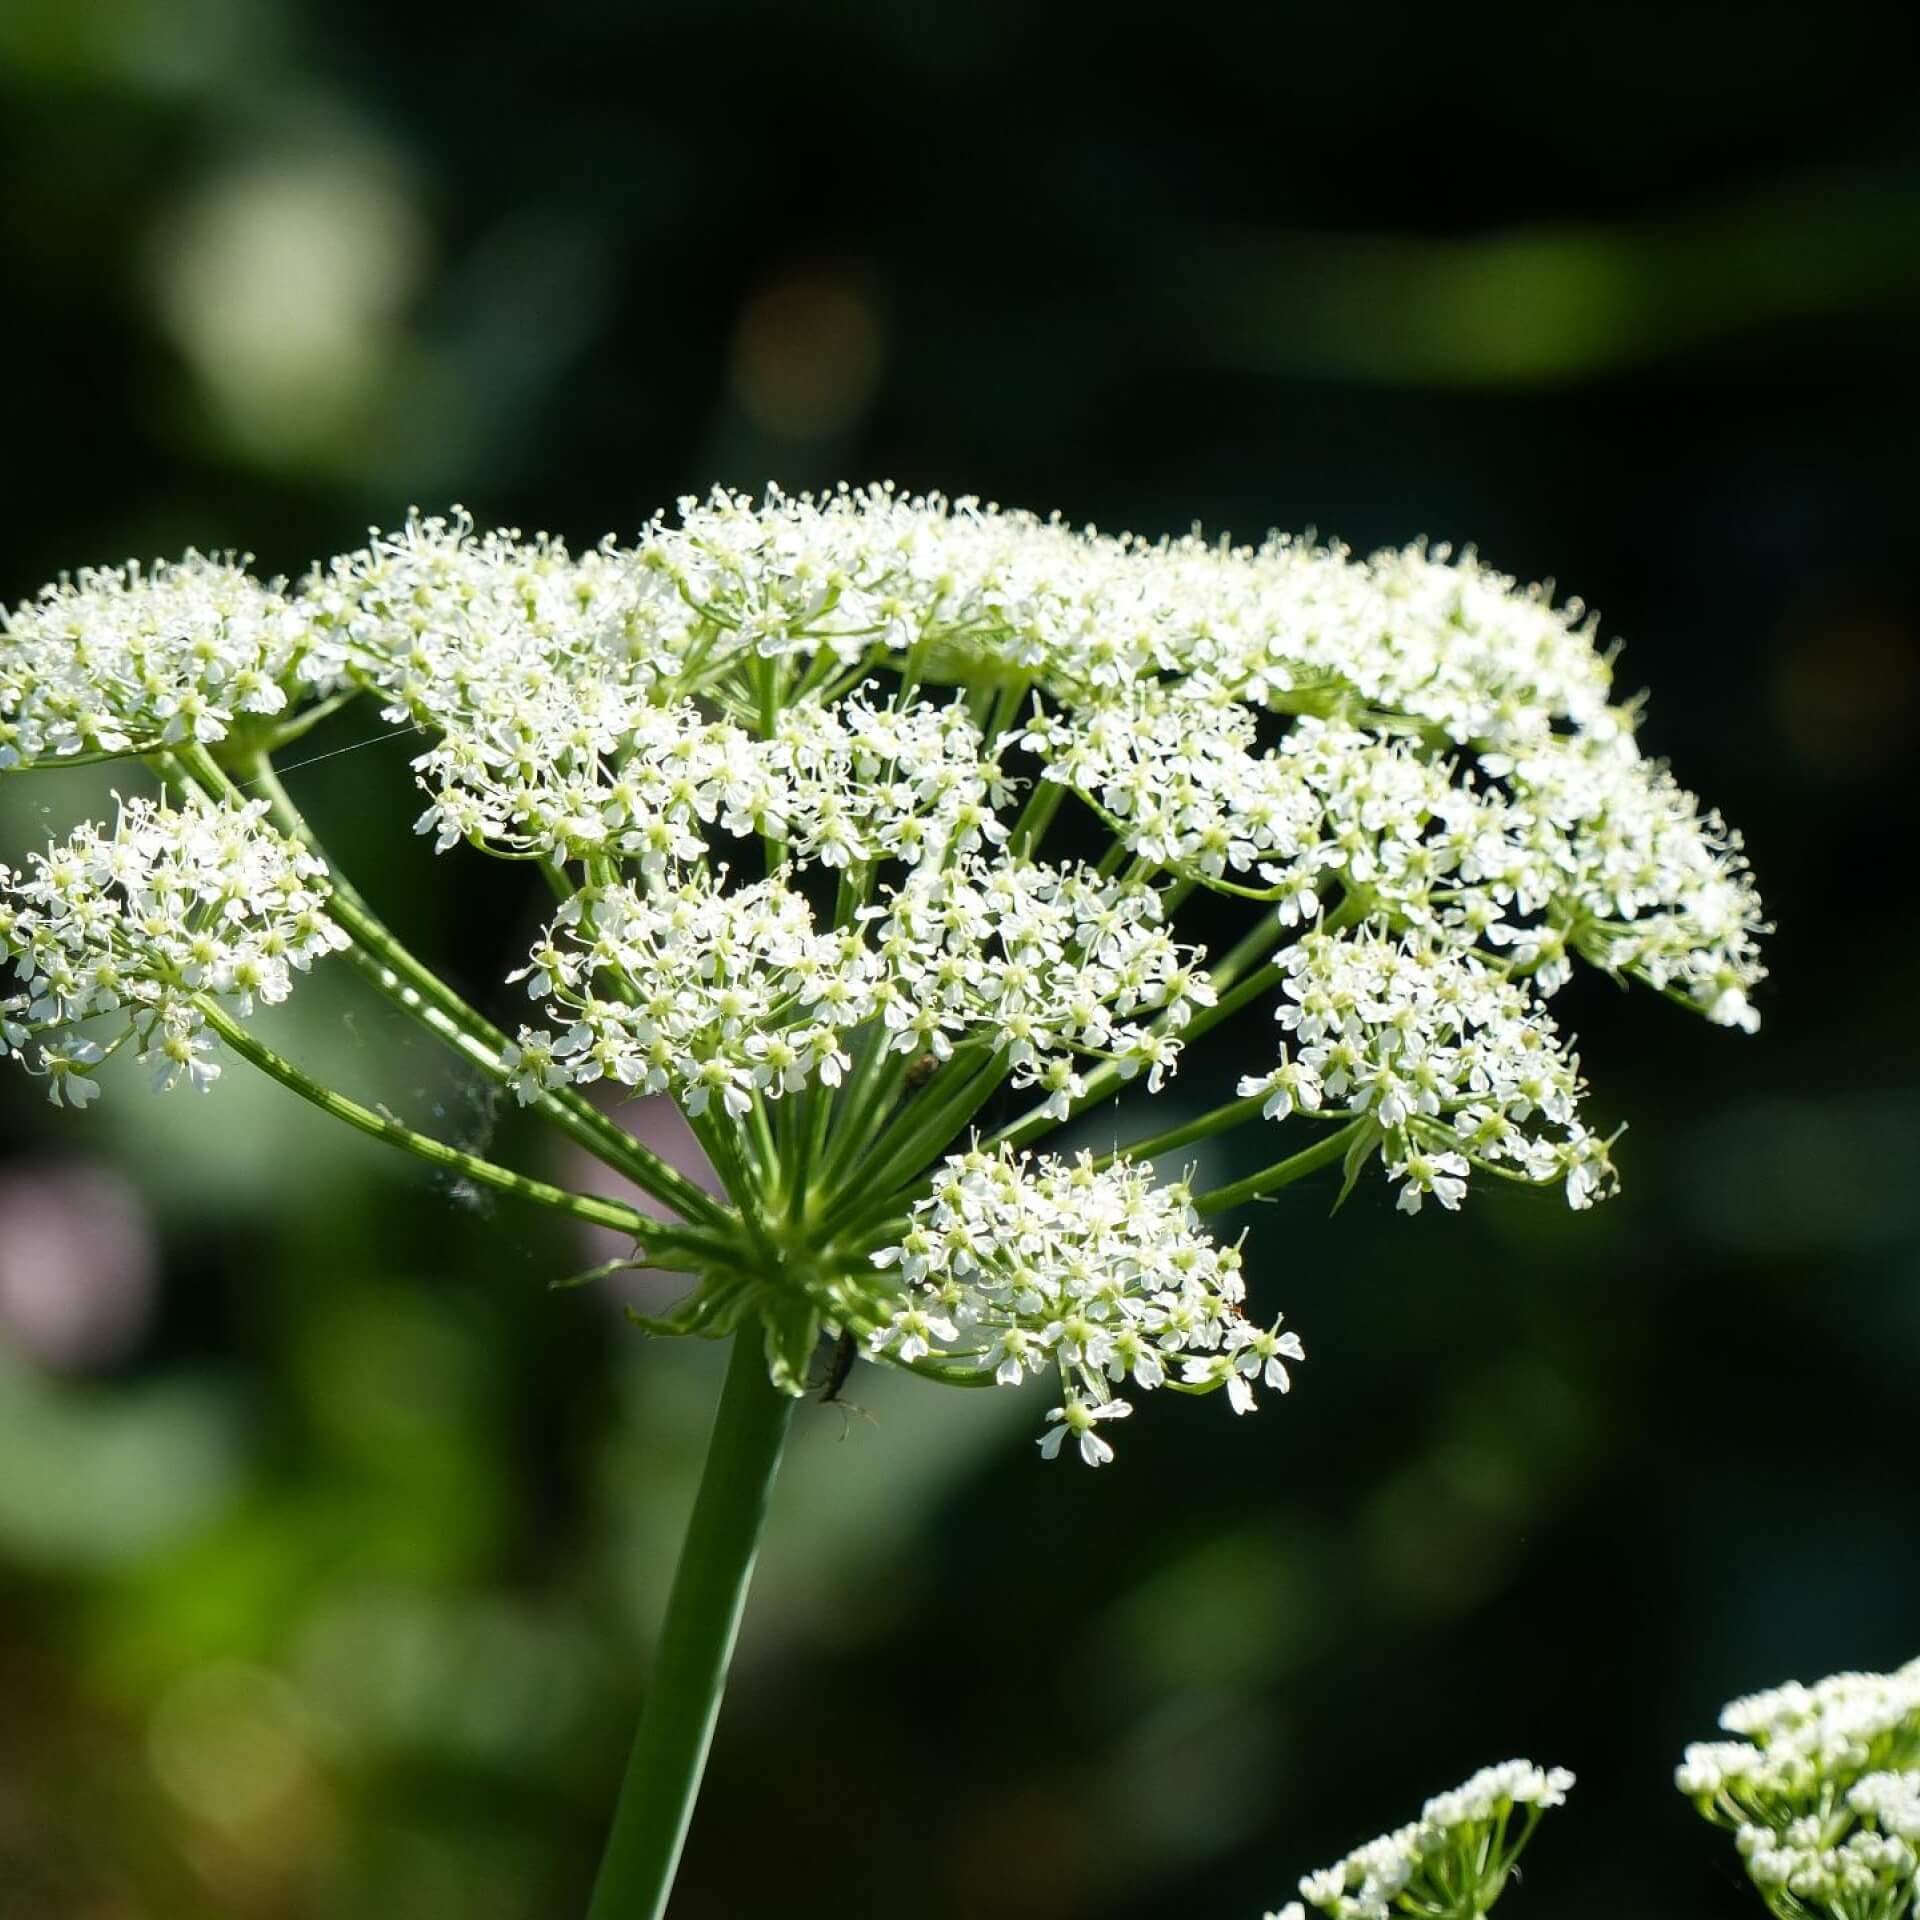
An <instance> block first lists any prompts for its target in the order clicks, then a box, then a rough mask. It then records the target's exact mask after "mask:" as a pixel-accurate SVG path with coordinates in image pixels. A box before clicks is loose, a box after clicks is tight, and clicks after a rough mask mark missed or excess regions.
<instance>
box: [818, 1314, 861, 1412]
mask: <svg viewBox="0 0 1920 1920" xmlns="http://www.w3.org/2000/svg"><path fill="white" fill-rule="evenodd" d="M859 1358H860V1342H859V1340H858V1339H857V1338H856V1337H855V1335H854V1332H853V1329H852V1328H851V1327H842V1328H841V1329H840V1337H839V1338H838V1339H837V1340H835V1341H834V1343H833V1358H832V1359H831V1360H829V1361H828V1362H827V1378H826V1383H825V1385H824V1386H822V1388H821V1389H820V1404H821V1405H822V1406H826V1405H827V1404H828V1403H829V1402H831V1401H835V1400H838V1399H839V1398H840V1391H841V1389H842V1388H843V1387H844V1386H845V1385H846V1384H847V1382H848V1381H849V1380H850V1379H851V1378H852V1377H853V1364H854V1362H855V1361H856V1360H858V1359H859Z"/></svg>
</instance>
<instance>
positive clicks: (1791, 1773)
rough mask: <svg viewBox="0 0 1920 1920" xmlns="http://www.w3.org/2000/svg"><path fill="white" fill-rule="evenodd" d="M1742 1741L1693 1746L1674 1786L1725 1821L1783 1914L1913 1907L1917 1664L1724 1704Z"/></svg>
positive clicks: (1882, 1917) (1919, 1762)
mask: <svg viewBox="0 0 1920 1920" xmlns="http://www.w3.org/2000/svg"><path fill="white" fill-rule="evenodd" d="M1720 1724H1721V1726H1722V1727H1723V1728H1725V1729H1726V1730H1727V1732H1729V1733H1731V1734H1735V1735H1738V1736H1741V1737H1739V1738H1736V1739H1732V1740H1713V1741H1703V1742H1700V1743H1697V1744H1695V1745H1693V1746H1690V1747H1688V1749H1687V1751H1686V1756H1685V1758H1684V1760H1683V1761H1682V1763H1681V1765H1680V1766H1679V1768H1678V1769H1677V1770H1676V1771H1675V1774H1674V1783H1675V1785H1676V1786H1678V1787H1679V1789H1680V1791H1681V1792H1682V1793H1684V1794H1685V1795H1686V1796H1687V1797H1688V1798H1689V1799H1690V1800H1692V1802H1693V1803H1694V1805H1695V1807H1696V1808H1697V1809H1698V1810H1699V1811H1700V1813H1701V1814H1702V1815H1703V1816H1704V1817H1705V1818H1706V1819H1708V1820H1711V1821H1712V1822H1713V1823H1714V1824H1715V1825H1716V1826H1722V1827H1726V1828H1728V1829H1730V1830H1731V1831H1732V1833H1733V1835H1734V1844H1735V1846H1736V1847H1737V1848H1738V1850H1739V1854H1740V1857H1741V1859H1742V1861H1743V1862H1744V1863H1745V1865H1746V1869H1747V1873H1748V1875H1749V1877H1750V1878H1751V1879H1752V1881H1753V1883H1754V1886H1755V1887H1756V1889H1757V1890H1758V1891H1759V1893H1760V1895H1761V1898H1762V1899H1763V1900H1765V1901H1766V1903H1767V1905H1768V1906H1769V1907H1770V1908H1771V1910H1772V1911H1773V1912H1774V1913H1775V1914H1778V1915H1780V1916H1782V1917H1783V1920H1894V1917H1896V1916H1904V1915H1907V1914H1909V1913H1911V1912H1912V1911H1914V1909H1915V1906H1916V1903H1920V1660H1914V1661H1910V1662H1909V1663H1908V1664H1907V1665H1906V1666H1904V1667H1902V1668H1900V1669H1899V1670H1898V1671H1897V1672H1894V1673H1838V1674H1833V1675H1831V1676H1830V1677H1829V1678H1827V1679H1825V1680H1822V1681H1820V1682H1818V1683H1817V1684H1816V1685H1814V1686H1811V1687H1807V1686H1802V1685H1800V1684H1799V1683H1798V1682H1797V1681H1796V1682H1789V1683H1788V1684H1787V1685H1785V1686H1782V1687H1775V1688H1772V1689H1770V1690H1768V1691H1767V1692H1765V1693H1757V1694H1752V1695H1749V1696H1747V1697H1745V1698H1743V1699H1739V1700H1735V1701H1732V1702H1730V1703H1729V1704H1728V1706H1727V1707H1726V1708H1725V1710H1724V1711H1723V1712H1722V1713H1721V1716H1720Z"/></svg>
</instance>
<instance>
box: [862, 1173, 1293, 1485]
mask: <svg viewBox="0 0 1920 1920" xmlns="http://www.w3.org/2000/svg"><path fill="white" fill-rule="evenodd" d="M873 1262H874V1265H875V1266H876V1267H880V1268H891V1269H893V1270H895V1271H896V1272H897V1273H898V1276H899V1278H900V1280H901V1281H902V1282H904V1284H905V1286H906V1288H907V1298H906V1301H905V1303H904V1304H902V1305H900V1306H898V1307H897V1308H895V1309H894V1311H893V1312H892V1313H891V1315H890V1316H889V1317H887V1318H886V1319H885V1320H884V1321H883V1322H882V1323H881V1324H879V1325H877V1326H874V1327H871V1328H870V1329H867V1342H868V1346H869V1348H870V1350H871V1351H872V1352H874V1353H876V1354H887V1355H892V1356H894V1357H896V1358H897V1359H899V1360H900V1361H901V1362H903V1363H905V1364H908V1365H912V1364H914V1363H915V1362H918V1361H922V1360H926V1359H929V1358H931V1359H932V1360H934V1361H936V1362H946V1363H951V1362H959V1363H962V1364H965V1365H967V1366H970V1367H974V1368H978V1369H979V1370H981V1371H983V1372H985V1371H991V1372H992V1374H993V1377H994V1378H995V1380H996V1381H998V1382H999V1383H1000V1384H1001V1385H1002V1386H1018V1385H1019V1384H1020V1382H1021V1381H1022V1380H1024V1379H1026V1378H1027V1377H1028V1376H1029V1375H1031V1374H1036V1373H1042V1372H1050V1371H1051V1372H1057V1373H1058V1374H1059V1376H1060V1378H1061V1380H1062V1382H1063V1384H1064V1389H1065V1390H1064V1392H1063V1394H1062V1399H1061V1404H1060V1405H1059V1406H1057V1407H1055V1408H1054V1409H1053V1410H1052V1412H1051V1413H1050V1414H1049V1415H1048V1416H1047V1418H1048V1421H1049V1426H1048V1429H1047V1432H1046V1433H1045V1434H1044V1435H1043V1436H1042V1438H1041V1440H1040V1442H1039V1446H1040V1451H1041V1453H1042V1454H1044V1455H1045V1456H1046V1457H1047V1458H1048V1459H1052V1458H1053V1457H1054V1456H1055V1455H1056V1454H1057V1453H1058V1452H1059V1451H1060V1448H1061V1446H1062V1444H1063V1443H1064V1442H1065V1441H1066V1440H1067V1439H1068V1438H1069V1437H1071V1438H1072V1440H1073V1442H1074V1444H1075V1446H1076V1447H1077V1448H1078V1450H1079V1453H1080V1457H1081V1458H1082V1459H1083V1460H1084V1461H1086V1463H1087V1464H1088V1465H1089V1466H1096V1467H1097V1466H1101V1465H1104V1464H1105V1463H1106V1462H1107V1461H1109V1460H1111V1459H1112V1458H1113V1449H1112V1447H1111V1446H1110V1445H1109V1444H1108V1442H1107V1441H1106V1440H1105V1439H1104V1438H1103V1437H1102V1436H1101V1434H1100V1432H1099V1431H1098V1429H1099V1428H1100V1427H1101V1426H1102V1425H1104V1424H1105V1423H1107V1422H1109V1421H1113V1420H1120V1419H1124V1418H1125V1417H1126V1416H1127V1415H1128V1414H1129V1413H1131V1412H1132V1411H1133V1408H1132V1404H1131V1402H1129V1401H1128V1400H1126V1399H1125V1398H1123V1397H1122V1393H1123V1390H1124V1389H1126V1388H1128V1387H1132V1388H1137V1389H1139V1390H1141V1391H1151V1390H1152V1389H1153V1388H1155V1387H1161V1386H1169V1385H1177V1386H1179V1387H1181V1388H1182V1389H1184V1390H1185V1391H1188V1392H1209V1391H1212V1390H1213V1389H1215V1388H1218V1387H1225V1388H1226V1390H1227V1396H1228V1399H1229V1401H1230V1403H1231V1404H1232V1406H1233V1409H1234V1411H1235V1412H1236V1413H1247V1412H1250V1411H1251V1410H1252V1408H1253V1405H1254V1391H1253V1390H1254V1387H1255V1385H1256V1383H1257V1384H1261V1385H1265V1386H1267V1387H1271V1388H1273V1389H1275V1390H1277V1391H1278V1392H1281V1393H1285V1392H1286V1391H1287V1389H1288V1386H1289V1384H1290V1382H1289V1378H1288V1373H1287V1362H1288V1361H1289V1360H1303V1359H1305V1357H1306V1354H1305V1350H1304V1349H1303V1348H1302V1347H1301V1344H1300V1340H1299V1337H1298V1336H1297V1335H1296V1334H1292V1333H1285V1332H1282V1331H1281V1323H1280V1321H1279V1320H1278V1319H1276V1320H1275V1321H1274V1323H1273V1324H1272V1326H1270V1327H1261V1326H1259V1325H1257V1324H1255V1323H1254V1322H1253V1321H1251V1320H1249V1319H1248V1318H1247V1315H1246V1312H1245V1310H1244V1307H1243V1305H1242V1303H1243V1301H1244V1300H1245V1298H1246V1286H1245V1283H1244V1282H1243V1280H1242V1279H1241V1276H1240V1252H1239V1249H1238V1248H1237V1247H1223V1246H1220V1245H1218V1244H1217V1243H1216V1242H1214V1241H1213V1240H1212V1239H1211V1238H1209V1236H1208V1235H1207V1234H1206V1233H1204V1232H1203V1231H1202V1230H1201V1227H1200V1223H1199V1219H1198V1217H1197V1216H1196V1215H1195V1213H1194V1211H1193V1209H1192V1208H1191V1207H1190V1206H1189V1205H1188V1204H1187V1192H1186V1189H1185V1188H1184V1187H1180V1186H1164V1187H1162V1186H1156V1185H1155V1184H1154V1180H1153V1173H1152V1169H1151V1168H1149V1167H1140V1166H1133V1165H1129V1164H1128V1163H1126V1162H1124V1161H1123V1162H1120V1163H1118V1164H1116V1165H1114V1166H1110V1167H1105V1168H1101V1167H1097V1166H1096V1165H1095V1164H1094V1162H1093V1160H1092V1158H1091V1156H1089V1155H1086V1154H1082V1155H1081V1156H1080V1157H1079V1158H1078V1159H1076V1160H1073V1161H1066V1160H1062V1159H1059V1158H1057V1157H1056V1156H1054V1155H1052V1154H1026V1153H1015V1152H1012V1151H1010V1150H1008V1149H1005V1148H1002V1149H1001V1150H1000V1151H999V1152H998V1153H988V1152H986V1151H984V1150H982V1149H980V1148H978V1147H976V1148H974V1149H973V1150H971V1151H970V1152H967V1153H962V1154H956V1155H954V1156H952V1157H951V1158H949V1159H948V1160H947V1161H946V1162H945V1163H944V1164H943V1165H942V1166H941V1167H940V1169H939V1170H938V1171H937V1172H936V1174H935V1177H934V1183H933V1191H932V1193H931V1194H930V1195H929V1196H928V1197H927V1198H926V1199H925V1200H923V1201H921V1202H920V1203H919V1204H918V1205H917V1206H916V1207H915V1208H914V1210H913V1216H912V1225H911V1226H910V1227H909V1228H908V1229H907V1231H906V1233H905V1235H904V1236H903V1237H902V1238H901V1240H900V1241H899V1242H898V1243H896V1244H895V1245H893V1246H889V1247H885V1248H882V1249H881V1250H880V1251H879V1252H878V1253H876V1254H874V1256H873Z"/></svg>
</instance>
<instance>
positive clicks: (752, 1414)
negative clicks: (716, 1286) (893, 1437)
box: [588, 1321, 794, 1920]
mask: <svg viewBox="0 0 1920 1920" xmlns="http://www.w3.org/2000/svg"><path fill="white" fill-rule="evenodd" d="M757 1326H758V1323H757V1322H754V1321H749V1322H748V1323H747V1326H746V1327H745V1328H744V1329H743V1330H742V1331H741V1332H740V1333H738V1334H736V1335H735V1336H734V1341H733V1353H732V1356H731V1358H730V1359H729V1360H728V1363H727V1379H726V1385H725V1386H724V1387H723V1388H722V1390H721V1394H720V1408H719V1411H718V1413H717V1414H716V1415H715V1416H714V1423H713V1438H712V1439H711V1440H710V1441H709V1442H708V1446H707V1464H706V1468H705V1470H704V1471H703V1472H702V1474H701V1476H700V1490H699V1492H698V1493H697V1494H696V1495H695V1496H694V1502H693V1517H692V1519H691V1521H690V1522H689V1523H688V1527H687V1535H686V1539H685V1541H684V1542H683V1543H682V1545H681V1548H680V1564H679V1565H678V1566H677V1567H676V1568H675V1569H674V1575H673V1589H672V1592H671V1593H670V1594H669V1595H668V1598H667V1614H666V1619H665V1621H664V1623H663V1624H662V1626H661V1629H660V1640H659V1644H658V1646H657V1647H656V1648H655V1650H654V1656H653V1679H652V1683H651V1685H650V1686H649V1688H648V1690H647V1696H646V1700H645V1703H644V1705H643V1706H642V1708H641V1712H640V1727H639V1731H638V1733H637V1734H636V1735H635V1736H634V1742H633V1754H632V1757H631V1758H630V1759H629V1760H628V1762H627V1772H626V1778H625V1780H624V1782H623V1783H622V1785H621V1788H620V1799H619V1804H618V1805H617V1806H616V1807H615V1808H614V1814H613V1827H612V1831H611V1833H610V1834H609V1836H608V1839H607V1847H606V1852H605V1854H604V1855H603V1856H602V1858H601V1861H600V1874H599V1878H598V1879H597V1880H596V1881H595V1883H594V1889H593V1902H592V1905H591V1906H590V1907H589V1909H588V1920H660V1916H661V1915H662V1914H664V1913H665V1912H666V1910H667V1898H668V1895H669V1894H670V1893H671V1892H672V1890H673V1876H674V1871H675V1869H676V1868H677V1867H678V1866H679V1864H680V1849H681V1847H682V1845H683V1844H684V1843H685V1840H686V1837H687V1826H688V1823H689V1822H690V1821H691V1820H692V1818H693V1803H694V1798H695V1796H696V1795H697V1794H698V1792H699V1790H700V1776H701V1774H702V1772H703V1771H704V1770H705V1767H706V1763H707V1749H708V1747H709V1746H711V1744H712V1742H713V1728H714V1722H715V1721H716V1720H717V1719H718V1718H719V1714H720V1697H721V1694H722V1693H723V1692H724V1690H725V1688H726V1681H727V1665H728V1662H729V1661H730V1660H731V1659H732V1657H733V1645H734V1640H735V1638H736V1637H737V1636H738V1634H739V1631H740V1615H741V1612H742V1610H743V1609H744V1608H745V1606H746V1599H747V1585H748V1582H749V1581H750V1580H751V1579H752V1577H753V1562H754V1555H755V1554H756V1552H757V1551H758V1549H759V1545H760V1530H761V1527H762V1525H763V1524H764V1522H765V1520H766V1513H767V1501H768V1498H769V1495H770V1494H771V1492H772V1489H773V1478H774V1474H775V1473H776V1472H777V1471H778V1469H779V1465H780V1453H781V1449H782V1447H783V1446H784V1445H785V1442H786V1437H787V1426H788V1423H789V1421H790V1420H791V1418H792V1415H793V1406H794V1403H793V1401H792V1399H791V1398H789V1396H787V1395H786V1394H784V1393H781V1392H780V1391H779V1390H778V1389H777V1388H776V1387H775V1386H774V1385H773V1383H772V1381H771V1380H770V1379H768V1377H767V1365H766V1360H765V1358H764V1356H763V1355H762V1353H761V1350H760V1341H759V1339H758V1337H757Z"/></svg>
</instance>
